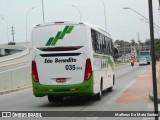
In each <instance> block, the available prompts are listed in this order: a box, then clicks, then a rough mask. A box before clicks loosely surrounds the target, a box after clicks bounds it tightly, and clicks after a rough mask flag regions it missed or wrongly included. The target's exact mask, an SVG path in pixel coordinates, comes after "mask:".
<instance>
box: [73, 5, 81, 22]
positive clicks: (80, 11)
mask: <svg viewBox="0 0 160 120" xmlns="http://www.w3.org/2000/svg"><path fill="white" fill-rule="evenodd" d="M72 7H74V8H76V9H77V10H78V12H79V19H80V21H81V11H80V9H79V8H78V7H76V6H75V5H72Z"/></svg>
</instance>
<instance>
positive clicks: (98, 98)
mask: <svg viewBox="0 0 160 120" xmlns="http://www.w3.org/2000/svg"><path fill="white" fill-rule="evenodd" d="M101 99H102V81H101V84H100V91H99V93H97V94H96V96H95V100H101Z"/></svg>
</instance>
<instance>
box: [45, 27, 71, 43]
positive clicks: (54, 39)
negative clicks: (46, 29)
mask: <svg viewBox="0 0 160 120" xmlns="http://www.w3.org/2000/svg"><path fill="white" fill-rule="evenodd" d="M73 28H74V26H65V28H64V29H63V31H59V32H58V33H57V34H56V36H55V37H50V38H49V40H48V42H47V43H46V46H54V45H56V43H57V42H58V40H60V39H63V38H64V36H65V35H66V34H67V33H68V34H69V33H71V31H72V30H73Z"/></svg>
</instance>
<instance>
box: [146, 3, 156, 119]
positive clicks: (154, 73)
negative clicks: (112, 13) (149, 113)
mask: <svg viewBox="0 0 160 120" xmlns="http://www.w3.org/2000/svg"><path fill="white" fill-rule="evenodd" d="M148 7H149V22H150V24H149V25H150V41H151V54H152V81H153V98H154V99H153V100H154V113H155V114H156V115H158V99H157V80H156V59H155V49H154V27H153V25H154V24H153V8H152V0H148ZM155 120H159V118H158V116H155Z"/></svg>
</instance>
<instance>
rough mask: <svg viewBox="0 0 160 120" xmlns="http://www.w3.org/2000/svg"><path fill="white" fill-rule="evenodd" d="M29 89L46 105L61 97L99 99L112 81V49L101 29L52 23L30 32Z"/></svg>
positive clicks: (82, 24)
mask: <svg viewBox="0 0 160 120" xmlns="http://www.w3.org/2000/svg"><path fill="white" fill-rule="evenodd" d="M31 37H32V50H31V59H32V86H33V94H34V95H35V96H36V97H43V96H48V100H49V102H54V101H60V100H63V98H64V97H65V96H77V95H84V96H85V95H91V96H94V97H95V98H96V99H97V100H98V99H101V97H102V91H104V90H108V91H112V87H113V85H114V79H115V63H114V59H113V56H114V54H115V53H114V46H113V42H112V39H111V37H110V35H109V34H108V33H107V32H105V31H104V30H103V29H101V28H99V27H97V26H93V25H90V24H88V23H84V22H52V23H45V24H38V25H36V26H34V27H33V29H32V36H31Z"/></svg>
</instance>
